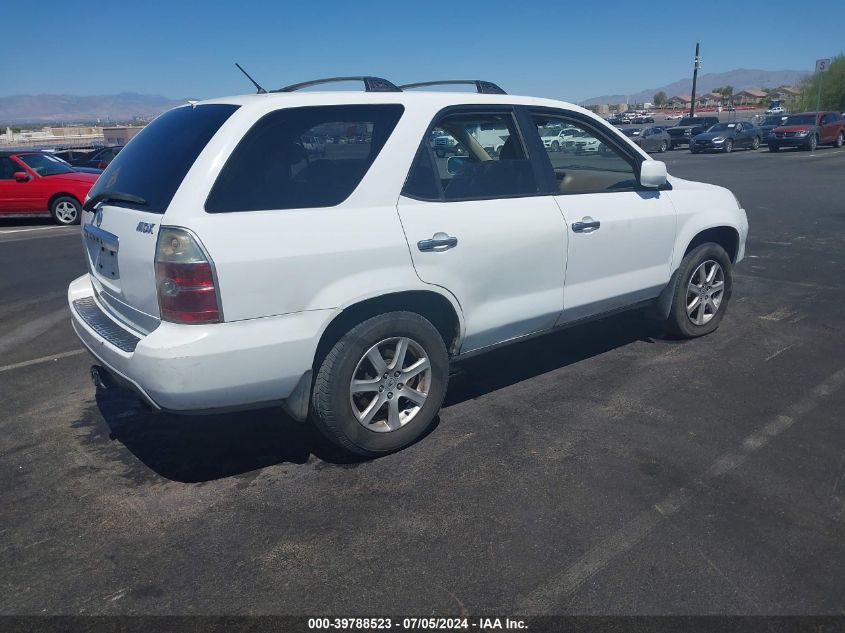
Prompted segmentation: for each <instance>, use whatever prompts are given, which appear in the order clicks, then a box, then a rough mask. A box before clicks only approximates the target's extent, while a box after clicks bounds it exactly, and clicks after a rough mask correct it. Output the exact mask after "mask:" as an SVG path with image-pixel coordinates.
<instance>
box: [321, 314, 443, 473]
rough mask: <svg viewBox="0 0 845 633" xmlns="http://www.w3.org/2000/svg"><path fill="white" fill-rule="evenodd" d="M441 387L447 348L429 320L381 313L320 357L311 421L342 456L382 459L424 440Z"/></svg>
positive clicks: (439, 403)
mask: <svg viewBox="0 0 845 633" xmlns="http://www.w3.org/2000/svg"><path fill="white" fill-rule="evenodd" d="M448 381H449V357H448V354H447V353H446V346H445V344H444V343H443V339H442V337H441V336H440V333H439V332H438V331H437V329H436V328H435V327H434V326H433V325H432V324H431V322H429V321H428V320H427V319H425V318H423V317H422V316H420V315H418V314H415V313H413V312H390V313H387V314H381V315H379V316H376V317H373V318H371V319H368V320H366V321H364V322H363V323H360V324H358V325H356V326H355V327H354V328H352V329H351V330H349V332H347V333H346V334H345V335H344V336H343V337H342V338H341V339H340V340H339V341H338V342H337V343H335V345H334V347H333V348H332V349H331V351H330V352H329V353H328V354H327V355H326V357H325V359H324V360H323V362H322V364H321V365H320V369H319V371H318V372H317V377H316V379H315V381H314V389H313V392H312V395H311V404H312V419H313V421H314V424H315V425H316V426H317V428H318V429H319V430H320V431H321V432H322V433H323V434H324V435H325V436H326V437H327V438H328V439H329V440H331V441H332V442H334V443H335V444H337V445H338V446H340V447H341V448H342V449H344V450H345V451H347V452H349V453H352V454H354V455H357V456H361V457H378V456H380V455H386V454H388V453H392V452H394V451H397V450H400V449H402V448H405V447H406V446H409V445H410V444H413V443H414V442H415V441H417V440H418V439H419V438H420V437H422V436H423V435H425V433H426V432H427V431H428V429H429V428H430V427H431V424H432V422H433V421H434V418H435V416H436V415H437V413H438V411H439V410H440V406H441V405H442V404H443V398H444V397H445V395H446V386H447V384H448Z"/></svg>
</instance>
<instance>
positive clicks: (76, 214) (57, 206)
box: [50, 196, 82, 226]
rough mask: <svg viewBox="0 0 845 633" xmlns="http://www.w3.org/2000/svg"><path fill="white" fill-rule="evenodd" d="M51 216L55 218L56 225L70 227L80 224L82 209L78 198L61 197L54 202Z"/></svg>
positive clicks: (51, 206) (51, 207)
mask: <svg viewBox="0 0 845 633" xmlns="http://www.w3.org/2000/svg"><path fill="white" fill-rule="evenodd" d="M50 215H52V216H53V220H54V221H55V222H56V224H61V225H63V226H70V225H72V224H79V218H80V217H81V215H82V208H81V206H80V204H79V201H78V200H77V199H76V198H71V197H70V196H60V197H58V198H56V199H55V200H53V204H51V205H50Z"/></svg>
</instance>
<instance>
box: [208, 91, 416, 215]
mask: <svg viewBox="0 0 845 633" xmlns="http://www.w3.org/2000/svg"><path fill="white" fill-rule="evenodd" d="M403 110H404V108H403V107H402V106H401V105H398V104H385V105H341V106H313V107H304V108H288V109H284V110H277V111H275V112H271V113H270V114H268V115H266V116H264V117H263V118H262V119H260V120H259V121H258V122H257V123H256V124H255V125H254V126H253V127H252V128H251V129H250V130H249V132H247V133H246V135H245V136H244V137H243V139H241V141H240V143H238V146H237V147H236V148H235V150H234V151H233V152H232V154H231V156H229V159H228V160H227V161H226V164H225V165H224V166H223V169H222V170H221V171H220V175H219V176H218V177H217V181H216V182H215V183H214V186H213V187H212V189H211V193H210V194H209V196H208V200H207V201H206V203H205V210H206V211H207V212H208V213H228V212H233V211H259V210H270V209H307V208H314V207H333V206H336V205H338V204H340V203H341V202H343V201H344V200H346V199H347V198H348V197H349V196H350V195H351V194H352V192H353V191H354V190H355V188H356V187H357V186H358V185H359V184H360V182H361V180H362V179H363V178H364V176H365V175H366V173H367V171H368V170H369V169H370V166H371V165H372V164H373V162H374V161H375V159H376V157H377V156H378V154H379V152H380V151H381V149H382V147H384V144H385V143H386V142H387V139H388V138H389V137H390V135H391V133H392V132H393V129H394V128H395V127H396V124H397V123H398V122H399V118H400V117H401V116H402V112H403Z"/></svg>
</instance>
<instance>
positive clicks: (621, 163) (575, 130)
mask: <svg viewBox="0 0 845 633" xmlns="http://www.w3.org/2000/svg"><path fill="white" fill-rule="evenodd" d="M532 119H533V121H534V124H535V125H536V126H537V130H538V131H540V130H542V129H543V128H545V127H548V126H549V125H555V124H557V125H561V126H564V127H567V128H570V129H571V130H572V134H571V136H570V137H569V138H568V139H567V141H566V142H565V143H564V144H563V146H562V147H561V148H560V151H554V149H552V148H549V147H546V151H547V152H548V157H549V162H550V163H551V168H552V170H553V171H554V176H555V182H556V191H555V193H557V194H578V193H600V192H608V191H619V190H623V189H631V188H633V187H635V186H636V185H637V176H636V172H635V171H634V167H633V165H632V163H631V162H630V159H629V158H627V157H625V156H624V155H623V154H622V153H621V152H620V151H619V150H618V149H616V148H615V147H613V145H612V144H610V143H607V142H605V139H604V138H603V136H601V135H599V134H598V133H596V132H595V131H594V130H593V129H591V128H590V127H587V126H584V125H582V124H581V123H580V122H578V121H576V120H571V121H570V120H568V119H567V118H565V117H564V116H560V117H558V116H554V115H547V114H540V113H535V114H532Z"/></svg>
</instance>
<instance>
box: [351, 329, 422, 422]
mask: <svg viewBox="0 0 845 633" xmlns="http://www.w3.org/2000/svg"><path fill="white" fill-rule="evenodd" d="M430 389H431V363H430V361H429V359H428V356H427V355H426V352H425V350H424V349H423V347H422V346H421V345H420V344H419V343H417V342H416V341H415V340H413V339H412V338H408V337H395V338H389V339H385V340H383V341H381V342H379V343H376V344H375V345H373V346H372V347H371V348H370V349H368V350H367V352H366V353H365V354H364V355H363V357H361V359H360V360H359V361H358V364H357V366H356V367H355V371H354V372H353V373H352V381H351V382H350V384H349V401H350V403H351V404H352V412H353V414H354V415H355V417H356V419H357V420H358V422H359V423H360V424H361V425H362V426H363V427H364V428H366V429H368V430H370V431H376V432H378V433H387V432H390V431H395V430H396V429H399V428H401V427H403V426H405V425H406V424H408V422H410V421H411V420H413V419H414V417H415V416H416V415H417V414H418V413H419V412H420V409H422V407H423V405H424V404H425V401H426V399H427V398H428V393H429V390H430Z"/></svg>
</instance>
